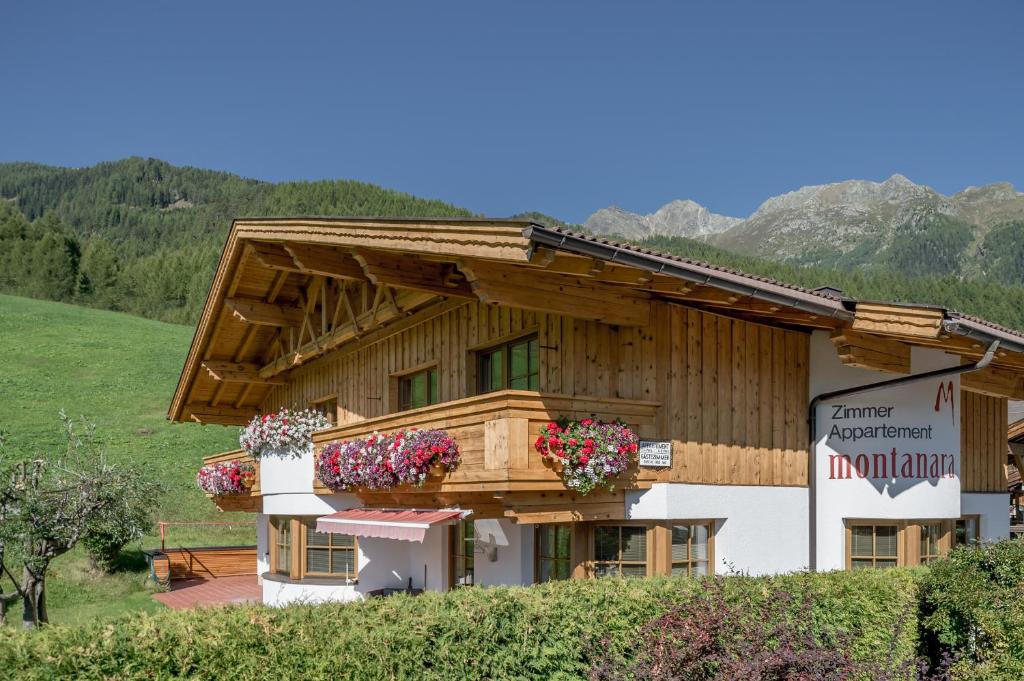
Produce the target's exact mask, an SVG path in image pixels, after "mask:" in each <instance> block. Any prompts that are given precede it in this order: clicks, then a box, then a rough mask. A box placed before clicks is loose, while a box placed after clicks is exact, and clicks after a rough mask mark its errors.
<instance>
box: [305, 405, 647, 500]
mask: <svg viewBox="0 0 1024 681" xmlns="http://www.w3.org/2000/svg"><path fill="white" fill-rule="evenodd" d="M658 406H659V405H658V403H656V402H645V401H637V400H620V399H612V398H607V399H597V398H590V397H571V396H567V395H550V394H543V393H538V392H534V391H524V390H505V391H499V392H494V393H488V394H486V395H478V396H475V397H470V398H466V399H461V400H455V401H452V402H445V403H443V404H436V405H431V406H428V407H422V408H420V409H412V410H409V411H404V412H400V413H396V414H389V415H387V416H381V417H377V418H372V419H367V420H364V421H359V422H357V423H350V424H345V425H341V426H336V427H334V428H330V429H328V430H322V431H320V432H318V433H316V434H314V436H313V442H314V445H315V447H316V451H317V452H318V453H319V452H320V451H321V450H322V449H323V446H324V445H326V444H327V443H329V442H333V441H343V440H351V439H356V438H364V437H367V436H369V435H371V434H373V433H374V432H393V431H395V430H399V429H404V428H441V429H444V430H446V431H448V433H449V434H450V435H451V436H452V437H453V438H454V439H455V441H456V442H457V443H458V445H459V450H460V454H461V458H462V461H461V463H460V465H459V467H458V469H456V470H455V471H453V472H451V473H448V474H445V475H444V476H443V477H441V478H440V479H437V480H428V481H427V482H426V483H425V484H424V485H423V487H410V486H402V487H398V488H395V489H394V490H390V491H387V492H379V491H374V490H356V493H357V494H359V496H360V497H361V498H362V499H363V501H364V502H366V503H368V504H374V505H396V504H397V505H403V506H406V505H407V506H415V505H417V504H419V505H426V504H443V503H463V504H468V505H471V506H473V507H474V508H476V507H477V506H480V505H491V506H496V507H498V506H500V507H503V508H500V509H497V510H499V511H503V510H505V509H507V508H508V507H509V504H510V502H511V500H513V499H515V500H516V501H517V503H518V502H519V501H524V500H525V499H526V498H527V497H532V498H534V499H536V498H538V496H537V495H538V494H539V498H541V499H542V500H543V501H544V503H545V504H547V503H560V504H562V505H563V506H568V505H573V504H574V503H576V502H581V501H583V499H577V498H576V496H575V495H574V494H573V493H572V492H571V491H570V490H568V489H567V488H566V487H565V484H564V483H563V482H562V478H561V476H560V475H559V473H558V471H556V470H555V469H554V468H553V467H552V464H551V462H550V461H548V460H546V459H544V458H542V457H541V456H540V455H539V454H538V453H537V452H536V450H535V449H534V447H533V443H534V441H535V440H536V439H537V437H538V435H539V434H540V429H541V427H542V426H543V425H544V424H546V423H548V422H550V421H553V420H556V419H558V418H559V417H563V416H564V417H568V418H573V419H582V418H586V417H588V416H589V417H593V418H596V419H599V420H605V421H611V420H614V419H622V420H623V421H624V422H625V423H626V424H627V425H629V426H630V427H631V428H633V429H634V430H635V431H636V432H637V433H638V434H639V435H640V437H642V438H653V437H656V436H657V432H656V430H655V417H656V410H657V408H658ZM654 479H655V476H654V473H653V472H649V471H639V470H636V469H634V470H631V471H627V473H625V474H624V475H623V476H621V484H617V485H616V486H617V487H618V488H619V491H618V492H617V493H616V494H615V495H611V496H609V495H602V494H592V495H589V496H588V497H587V498H586V501H587V502H588V503H596V502H600V503H605V504H609V503H610V504H618V507H617V508H618V509H620V510H619V511H618V512H621V505H622V491H621V490H624V489H635V488H637V487H646V486H649V485H650V483H651V482H652V481H653V480H654ZM314 491H315V492H316V493H318V494H330V493H331V490H330V489H328V488H326V487H324V486H322V485H320V483H319V481H314ZM609 510H611V509H609ZM498 515H502V513H498ZM505 515H507V513H505Z"/></svg>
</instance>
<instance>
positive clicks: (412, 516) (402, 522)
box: [316, 508, 470, 542]
mask: <svg viewBox="0 0 1024 681" xmlns="http://www.w3.org/2000/svg"><path fill="white" fill-rule="evenodd" d="M469 513H470V511H463V510H459V509H409V508H393V509H392V508H383V509H382V508H351V509H348V510H346V511H338V512H337V513H332V514H330V515H325V516H321V517H319V518H317V519H316V531H317V532H331V533H334V534H350V535H354V536H356V537H377V538H380V539H401V540H404V541H418V542H422V541H423V538H424V536H426V534H427V530H429V529H430V528H431V527H433V526H434V525H450V524H451V523H454V522H456V521H458V520H460V519H461V518H462V517H463V516H466V515H469Z"/></svg>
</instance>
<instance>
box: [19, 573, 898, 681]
mask: <svg viewBox="0 0 1024 681" xmlns="http://www.w3.org/2000/svg"><path fill="white" fill-rule="evenodd" d="M915 580H916V574H915V573H913V572H910V571H903V570H890V571H878V572H864V573H855V574H847V573H830V574H795V575H788V576H781V577H771V578H761V579H756V578H748V577H729V578H726V579H725V580H723V585H722V589H723V594H724V595H723V598H724V599H725V600H726V601H727V602H730V603H755V604H757V603H763V602H764V601H766V600H769V599H770V598H771V597H772V596H771V594H772V593H773V592H775V591H780V590H783V591H786V592H788V593H790V594H792V599H793V600H792V603H793V604H794V606H793V611H792V612H793V613H794V616H796V614H797V613H799V612H800V609H799V607H797V605H796V604H798V603H800V602H802V599H804V597H805V596H806V597H809V598H810V602H811V608H812V610H813V620H812V622H813V623H812V626H811V630H812V631H813V632H814V633H815V635H816V636H817V635H820V636H822V637H836V638H829V639H826V638H822V640H839V638H840V637H843V638H844V640H845V641H846V643H847V645H848V653H849V655H850V656H851V658H852V659H854V660H870V659H874V658H876V657H880V656H881V657H883V658H885V659H888V658H889V656H890V651H891V656H892V659H893V660H894V663H896V664H899V663H902V662H905V661H906V660H910V659H913V657H914V654H915V650H916V644H917V639H916V621H915V620H914V619H913V613H914V602H915V601H914V599H915V594H916V584H915ZM700 584H701V582H700V581H699V580H693V579H687V578H672V579H668V578H651V579H638V580H619V579H602V580H580V581H566V582H557V583H550V584H544V585H538V586H535V587H527V588H523V587H501V588H470V589H459V590H457V591H453V592H450V593H445V594H439V593H426V594H423V595H422V596H418V597H409V596H405V595H398V596H393V597H389V598H385V599H374V600H370V601H366V602H362V603H350V604H342V603H330V604H324V605H317V606H312V605H297V606H291V607H287V608H265V607H237V606H236V607H227V608H220V609H215V610H199V611H162V612H159V613H156V614H153V615H144V614H136V615H131V616H126V617H124V618H121V619H118V620H115V621H113V622H108V623H96V624H92V625H89V626H85V627H81V628H69V627H61V626H59V625H56V626H52V627H49V628H47V629H46V630H43V631H40V632H38V633H37V634H36V635H27V634H24V633H21V632H16V631H11V630H6V631H5V630H0V669H3V670H5V671H6V670H10V674H11V675H12V676H15V677H17V678H19V679H34V678H38V679H43V678H76V679H105V678H166V677H176V676H181V677H187V678H195V679H238V678H274V677H283V678H351V679H402V678H416V679H459V678H490V679H577V678H584V677H586V675H587V674H588V672H589V670H590V669H591V668H592V667H593V666H594V665H595V663H596V662H597V661H598V660H599V659H602V658H603V656H605V655H611V656H613V657H614V658H615V659H623V660H628V659H629V658H630V653H631V651H633V650H634V648H635V647H636V646H637V644H638V642H639V640H640V638H639V637H640V636H641V635H642V632H643V631H644V627H645V626H646V625H647V624H648V623H649V622H651V621H652V620H654V619H655V618H657V617H660V616H662V615H664V614H665V612H666V609H667V608H670V607H672V606H674V605H678V604H682V603H686V602H688V601H689V600H690V599H692V598H694V596H695V594H697V593H698V590H699V589H700ZM908 614H909V616H910V619H908V620H907V621H906V622H905V623H904V626H902V627H901V626H900V625H901V622H903V620H904V618H905V617H907V616H908ZM894 632H897V634H896V636H895V638H894Z"/></svg>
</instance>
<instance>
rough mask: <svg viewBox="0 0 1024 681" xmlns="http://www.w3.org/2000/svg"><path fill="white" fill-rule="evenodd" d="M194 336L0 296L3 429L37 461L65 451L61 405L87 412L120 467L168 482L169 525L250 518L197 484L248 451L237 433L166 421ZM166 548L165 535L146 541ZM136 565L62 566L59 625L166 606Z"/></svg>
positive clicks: (224, 536) (231, 533)
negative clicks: (211, 460)
mask: <svg viewBox="0 0 1024 681" xmlns="http://www.w3.org/2000/svg"><path fill="white" fill-rule="evenodd" d="M191 339H192V329H191V328H190V327H187V326H179V325H174V324H165V323H162V322H156V321H152V320H148V319H142V318H140V317H133V316H130V315H126V314H120V313H116V312H107V311H104V310H93V309H88V308H84V307H76V306H73V305H65V304H62V303H53V302H48V301H40V300H31V299H27V298H15V297H11V296H5V295H0V357H3V360H2V362H0V428H4V429H6V430H8V431H9V434H10V441H11V444H12V445H13V448H14V449H15V451H16V453H17V452H21V453H24V454H31V453H33V452H39V451H44V450H47V449H49V448H53V447H58V446H60V444H61V438H62V435H61V431H60V423H59V421H58V413H59V412H60V410H61V409H64V410H66V411H67V412H68V414H69V415H72V416H75V417H77V416H79V415H84V416H85V417H86V418H88V419H89V420H90V421H92V422H94V423H95V424H96V425H97V431H98V435H99V437H100V439H101V441H102V443H103V444H104V446H105V449H106V450H107V452H108V454H109V456H110V458H111V459H112V460H114V461H131V462H134V463H136V464H142V465H144V466H146V467H147V468H149V469H150V470H151V471H152V474H153V476H154V477H155V478H157V479H158V480H160V481H162V482H163V483H164V485H165V487H166V491H165V493H164V495H163V496H162V497H161V498H160V499H157V500H155V503H156V508H157V515H158V517H159V518H161V519H163V520H216V521H226V520H231V519H236V520H238V519H240V520H251V518H252V516H251V515H246V514H237V515H236V514H224V513H220V512H218V511H217V509H216V507H214V505H213V504H211V503H210V502H209V501H208V500H207V499H206V498H205V497H204V496H203V495H202V493H200V492H199V490H198V489H196V487H195V483H194V476H195V472H196V469H197V467H198V465H199V462H200V459H201V458H202V457H203V456H205V455H208V454H212V453H215V452H219V451H224V450H227V449H233V448H235V447H237V446H238V429H237V428H224V427H221V426H199V425H196V424H177V425H172V424H171V423H170V422H168V421H167V420H166V411H167V405H168V403H169V402H170V398H171V393H172V392H173V390H174V385H175V382H176V381H177V378H178V372H179V371H180V370H181V366H182V364H183V362H184V357H185V353H186V352H187V350H188V345H189V342H190V341H191ZM233 516H234V517H233ZM170 537H171V539H172V540H173V541H174V542H175V543H179V542H180V543H182V544H191V545H196V544H201V543H208V544H218V543H239V542H246V543H254V542H255V535H254V531H253V530H252V529H251V528H245V529H238V528H236V529H219V530H218V529H217V528H204V529H199V528H195V529H193V528H179V529H175V530H173V531H172V534H171V535H170ZM158 543H159V542H158V539H157V538H156V537H155V536H153V537H148V538H146V540H144V542H143V544H144V545H147V546H154V545H158ZM135 558H136V559H135V560H134V562H132V561H129V563H128V564H127V565H126V566H125V571H124V572H123V573H121V574H118V575H114V576H112V577H101V578H97V577H96V576H95V575H91V574H89V573H88V571H87V567H86V562H85V560H84V556H82V555H81V554H80V553H78V552H76V553H74V554H72V555H69V556H66V557H64V558H62V559H61V560H60V561H59V562H58V563H57V564H56V573H55V575H54V579H53V580H52V581H51V582H50V588H51V592H50V598H51V608H52V619H53V620H54V621H57V622H59V621H69V620H71V621H82V620H85V619H89V618H91V617H93V616H95V615H97V614H105V613H113V612H117V611H120V610H123V609H135V608H139V607H142V608H147V609H148V608H153V607H156V604H155V603H154V602H152V601H151V600H150V599H149V595H148V593H147V592H146V591H145V589H144V588H143V581H144V577H145V573H144V572H143V570H142V565H141V564H140V558H141V557H140V556H136V557H135Z"/></svg>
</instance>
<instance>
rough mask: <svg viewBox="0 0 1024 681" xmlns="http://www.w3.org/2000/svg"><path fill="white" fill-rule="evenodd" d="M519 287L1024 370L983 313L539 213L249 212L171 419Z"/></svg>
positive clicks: (563, 307) (545, 296)
mask: <svg viewBox="0 0 1024 681" xmlns="http://www.w3.org/2000/svg"><path fill="white" fill-rule="evenodd" d="M524 290H530V291H534V292H535V293H536V292H538V291H539V292H540V293H541V294H542V295H534V297H533V302H536V301H538V300H539V301H541V302H543V303H544V304H545V305H549V306H550V307H545V308H544V309H545V310H550V311H554V312H562V313H563V314H569V315H571V316H577V317H580V318H589V319H599V320H604V321H609V322H611V323H623V324H643V323H644V319H645V312H644V309H643V306H644V305H645V304H646V303H645V301H649V300H653V299H665V300H670V301H673V302H677V303H681V304H684V305H688V306H692V307H697V308H700V309H705V310H709V311H713V312H716V313H719V314H726V315H729V316H735V317H739V318H744V319H748V320H753V321H757V322H760V323H766V324H772V325H776V326H786V327H789V328H804V329H828V330H832V331H834V332H839V331H840V330H843V329H846V330H847V331H845V332H844V333H846V336H843V337H842V338H841V341H842V342H843V343H850V342H854V343H855V340H854V341H850V338H854V337H855V336H856V335H857V334H861V335H863V334H868V335H879V336H882V337H885V338H893V339H897V340H899V341H903V342H905V343H910V344H919V345H927V346H931V347H940V348H942V349H945V350H948V351H950V352H957V353H960V354H962V355H963V356H965V357H971V356H980V354H981V353H983V352H984V350H985V348H986V347H987V346H988V345H989V344H990V343H991V342H992V341H993V340H1000V342H1001V343H1002V347H1001V350H1000V353H999V354H998V355H997V359H996V364H997V365H999V364H1003V365H1006V366H1009V367H1010V368H1011V369H1012V370H1013V371H1014V372H1024V355H1020V353H1022V352H1024V334H1021V333H1019V332H1016V331H1012V330H1010V329H1006V328H1004V327H1000V326H998V325H996V324H992V323H990V322H986V321H984V320H980V319H978V318H975V317H970V316H966V315H959V314H957V313H955V312H951V311H948V310H945V309H943V308H939V307H932V306H921V305H916V306H915V305H904V304H896V303H875V302H870V301H856V300H853V299H851V298H849V297H845V296H841V295H838V294H837V293H836V292H835V291H834V290H829V289H818V290H812V289H807V288H803V287H800V286H794V285H792V284H787V283H784V282H780V281H776V280H773V279H770V278H767V277H761V276H756V275H750V274H745V273H743V272H739V271H737V270H733V269H730V268H726V267H720V266H716V265H713V264H710V263H706V262H701V261H698V260H693V259H690V258H683V257H679V256H675V255H672V254H668V253H659V252H656V251H652V250H649V249H644V248H640V247H637V246H634V245H630V244H623V243H617V242H614V241H610V240H607V239H601V238H597V237H593V236H588V235H585V234H578V233H574V232H570V231H565V230H560V229H553V228H549V227H545V226H544V225H540V224H537V223H534V222H529V221H522V220H483V219H421V218H358V217H356V218H325V217H297V218H246V219H239V220H235V221H234V222H233V223H232V226H231V229H230V231H229V233H228V237H227V242H226V244H225V247H224V251H223V253H222V255H221V259H220V262H219V264H218V267H217V272H216V274H215V276H214V281H213V283H212V285H211V288H210V292H209V295H208V297H207V300H206V304H205V306H204V308H203V312H202V316H201V317H200V320H199V323H198V325H197V327H196V333H195V336H194V337H193V341H192V345H191V348H190V350H189V354H188V357H187V359H186V362H185V366H184V368H183V370H182V374H181V378H180V379H179V382H178V386H177V388H176V390H175V394H174V398H173V401H172V404H171V407H170V410H169V417H170V418H171V419H174V420H182V419H186V418H189V417H191V418H194V419H195V418H197V416H199V418H197V420H202V421H203V422H218V423H237V422H241V421H243V420H244V419H245V414H247V413H248V414H250V415H251V413H253V411H254V410H255V406H256V405H258V404H259V403H260V401H261V400H262V399H263V397H264V396H265V395H266V394H267V393H268V391H269V390H270V389H271V388H272V386H274V385H275V384H280V383H282V382H283V380H284V379H283V376H284V374H285V372H287V371H288V370H290V369H291V368H293V367H294V366H298V364H300V363H304V362H306V361H309V360H310V359H311V358H313V357H316V356H319V355H321V354H322V353H324V352H326V351H328V350H331V349H333V348H336V347H341V346H345V347H348V346H350V345H352V344H353V343H362V342H368V339H371V338H373V337H376V336H374V334H376V335H377V336H379V335H380V334H381V333H383V332H384V331H383V329H385V328H392V327H397V326H399V325H401V324H407V323H409V320H410V319H412V318H414V317H415V315H417V314H421V313H423V312H426V309H425V308H427V307H429V306H433V305H434V304H436V303H439V302H440V301H445V300H447V301H449V303H450V304H452V305H460V304H465V302H466V301H467V300H476V301H481V300H482V301H485V302H492V303H500V304H507V305H510V306H512V307H516V306H520V304H521V302H522V301H521V300H520V298H518V297H517V294H519V293H521V292H522V291H524ZM648 308H649V305H648ZM314 313H315V314H314ZM311 320H314V321H315V323H317V324H318V326H319V332H317V331H316V330H315V329H314V328H313V326H312V323H311ZM853 332H856V333H853ZM897 345H898V343H897ZM904 349H905V346H904ZM883 350H884V348H883ZM875 351H877V348H875V349H874V350H868V352H875ZM844 361H846V360H844ZM854 361H856V358H854V360H851V361H850V362H848V363H854ZM907 361H908V362H909V359H908V360H907ZM242 378H244V379H245V380H241V379H242ZM1012 380H1013V381H1017V380H1018V377H1016V375H1015V376H1014V377H1013V378H1012ZM1022 386H1024V384H1022ZM1021 389H1022V390H1024V387H1021Z"/></svg>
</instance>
